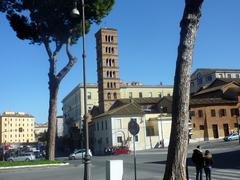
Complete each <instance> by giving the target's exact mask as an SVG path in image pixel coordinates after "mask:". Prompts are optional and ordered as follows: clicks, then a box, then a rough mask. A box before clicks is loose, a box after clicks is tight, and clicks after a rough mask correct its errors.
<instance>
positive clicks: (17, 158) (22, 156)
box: [7, 153, 36, 162]
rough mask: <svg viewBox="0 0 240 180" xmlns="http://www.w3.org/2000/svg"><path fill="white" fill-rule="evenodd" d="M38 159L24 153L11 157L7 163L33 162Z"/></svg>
mask: <svg viewBox="0 0 240 180" xmlns="http://www.w3.org/2000/svg"><path fill="white" fill-rule="evenodd" d="M35 159H36V157H35V156H34V155H33V154H31V153H23V154H20V155H18V156H10V157H9V158H8V159H7V161H10V162H13V161H33V160H35Z"/></svg>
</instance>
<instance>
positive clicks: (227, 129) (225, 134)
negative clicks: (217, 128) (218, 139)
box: [223, 124, 229, 136]
mask: <svg viewBox="0 0 240 180" xmlns="http://www.w3.org/2000/svg"><path fill="white" fill-rule="evenodd" d="M223 130H224V136H228V135H229V127H228V124H223Z"/></svg>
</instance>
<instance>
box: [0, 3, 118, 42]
mask: <svg viewBox="0 0 240 180" xmlns="http://www.w3.org/2000/svg"><path fill="white" fill-rule="evenodd" d="M85 1H86V2H85V19H86V33H87V32H88V31H89V30H90V26H91V24H92V23H100V22H101V19H102V18H104V17H105V16H106V15H108V13H109V12H110V10H111V9H112V6H113V4H114V2H115V1H114V0H85ZM75 5H77V9H78V10H79V12H80V13H82V12H81V11H82V8H81V1H75V0H67V1H66V0H0V11H1V12H4V13H6V16H7V19H8V20H9V23H10V25H11V27H12V28H13V30H14V31H15V32H16V34H17V37H18V38H19V39H22V40H30V42H31V43H37V44H41V43H43V42H44V41H46V40H47V41H48V42H52V41H55V42H60V43H65V42H66V41H67V39H68V38H69V37H70V38H71V40H72V43H76V41H77V40H78V39H79V37H80V36H81V34H82V33H81V32H82V19H81V17H77V18H73V17H72V16H71V11H72V9H73V8H74V7H75Z"/></svg>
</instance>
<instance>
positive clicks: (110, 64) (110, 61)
mask: <svg viewBox="0 0 240 180" xmlns="http://www.w3.org/2000/svg"><path fill="white" fill-rule="evenodd" d="M109 66H110V67H112V60H111V59H109Z"/></svg>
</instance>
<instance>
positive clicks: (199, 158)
mask: <svg viewBox="0 0 240 180" xmlns="http://www.w3.org/2000/svg"><path fill="white" fill-rule="evenodd" d="M192 161H193V163H194V164H195V167H196V180H202V172H203V166H204V161H203V153H202V151H201V149H200V146H197V148H196V149H194V150H193V154H192Z"/></svg>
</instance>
